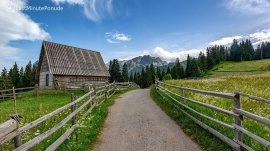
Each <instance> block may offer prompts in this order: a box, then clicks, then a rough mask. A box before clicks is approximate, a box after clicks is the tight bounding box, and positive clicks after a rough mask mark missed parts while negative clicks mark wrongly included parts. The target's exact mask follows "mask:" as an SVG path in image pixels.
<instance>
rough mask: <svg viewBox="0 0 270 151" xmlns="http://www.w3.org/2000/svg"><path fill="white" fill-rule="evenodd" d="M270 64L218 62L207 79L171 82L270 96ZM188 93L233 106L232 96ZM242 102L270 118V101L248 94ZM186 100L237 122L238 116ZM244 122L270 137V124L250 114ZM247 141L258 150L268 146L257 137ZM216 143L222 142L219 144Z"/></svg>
mask: <svg viewBox="0 0 270 151" xmlns="http://www.w3.org/2000/svg"><path fill="white" fill-rule="evenodd" d="M269 66H270V60H269V59H267V60H260V61H251V62H238V63H232V62H225V63H223V64H220V65H218V66H217V67H218V69H217V70H216V71H214V73H213V75H212V76H211V77H208V78H203V79H190V80H171V81H167V82H168V83H170V84H173V85H183V86H185V87H191V88H197V89H203V90H211V91H221V92H230V93H233V92H235V91H242V92H244V93H248V94H252V95H255V96H259V97H263V98H268V99H270V94H269V92H270V87H269V86H270V72H268V71H266V70H267V69H269ZM221 71H222V72H221ZM216 73H222V77H221V76H220V75H217V74H216ZM228 73H229V74H228ZM235 73H237V74H235ZM247 73H248V74H247ZM171 90H172V91H174V92H176V93H178V94H180V91H179V90H175V89H171ZM185 96H186V97H189V98H192V99H194V100H197V101H201V102H205V103H208V104H212V105H215V106H218V107H220V108H224V109H227V110H232V109H233V101H231V100H228V99H219V98H216V97H208V96H204V95H200V94H194V93H188V92H185ZM241 102H242V108H244V109H245V110H247V111H249V112H252V113H256V114H258V115H261V116H264V117H266V118H268V119H270V110H269V108H270V105H269V104H265V103H261V102H257V101H253V100H250V99H248V98H245V97H241ZM186 104H187V105H189V106H190V107H192V108H194V109H196V110H198V111H200V112H202V113H204V114H206V115H208V116H210V117H213V118H216V119H218V120H220V121H223V122H226V123H228V124H231V123H233V122H234V119H233V118H231V117H229V116H225V115H223V114H220V113H218V112H215V111H213V110H210V109H207V108H204V107H200V106H198V105H195V104H192V103H189V102H187V103H186ZM191 114H192V113H191ZM192 115H193V116H196V117H197V118H199V119H201V120H203V121H204V122H206V123H207V124H208V125H211V126H212V127H214V128H216V129H217V130H218V131H220V132H222V133H224V134H226V136H228V137H230V138H233V136H234V134H233V132H232V130H230V129H228V128H224V127H221V126H218V125H217V124H215V123H213V122H211V121H209V120H206V119H204V118H202V117H199V116H197V115H195V114H192ZM243 126H244V128H246V129H248V130H249V131H251V132H253V133H255V134H257V135H259V136H261V137H263V138H265V139H267V140H270V127H267V126H264V125H262V124H260V123H257V122H254V121H252V120H249V119H247V118H244V122H243ZM195 137H196V138H197V137H198V136H195ZM206 139H207V138H206ZM244 142H245V143H246V144H248V145H250V146H252V147H253V148H254V149H255V150H267V149H266V148H264V147H262V146H261V145H259V144H258V143H257V142H255V141H254V140H251V139H250V138H249V137H246V136H244ZM214 146H215V145H214ZM216 146H218V144H217V145H216ZM211 148H212V147H210V149H208V148H207V145H206V150H212V149H211ZM217 149H218V148H217Z"/></svg>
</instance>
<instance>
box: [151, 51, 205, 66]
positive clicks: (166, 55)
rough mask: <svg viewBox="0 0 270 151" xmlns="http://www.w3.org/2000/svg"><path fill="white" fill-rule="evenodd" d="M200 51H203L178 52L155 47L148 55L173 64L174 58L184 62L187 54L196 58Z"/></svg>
mask: <svg viewBox="0 0 270 151" xmlns="http://www.w3.org/2000/svg"><path fill="white" fill-rule="evenodd" d="M200 51H202V52H203V51H204V50H202V49H191V50H180V51H168V50H165V49H163V48H161V47H156V48H154V49H153V50H151V51H149V55H151V56H153V57H159V58H160V59H162V60H164V61H168V62H174V61H175V59H176V58H179V59H180V61H184V60H186V59H187V55H188V54H189V55H190V56H192V57H198V55H199V53H200Z"/></svg>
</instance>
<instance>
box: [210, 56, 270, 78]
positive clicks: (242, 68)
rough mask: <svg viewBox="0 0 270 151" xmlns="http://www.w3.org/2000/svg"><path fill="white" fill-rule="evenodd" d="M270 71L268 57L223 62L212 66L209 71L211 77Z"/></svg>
mask: <svg viewBox="0 0 270 151" xmlns="http://www.w3.org/2000/svg"><path fill="white" fill-rule="evenodd" d="M265 71H270V59H264V60H255V61H242V62H229V61H228V62H224V63H221V64H219V65H216V66H215V67H213V69H212V70H211V71H210V74H211V77H218V76H227V75H242V74H246V75H247V74H248V75H253V74H260V73H264V72H265Z"/></svg>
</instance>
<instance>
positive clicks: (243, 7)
mask: <svg viewBox="0 0 270 151" xmlns="http://www.w3.org/2000/svg"><path fill="white" fill-rule="evenodd" d="M227 7H228V8H229V9H231V10H233V11H237V12H241V13H243V14H254V15H258V14H267V13H269V12H270V1H269V0H228V1H227Z"/></svg>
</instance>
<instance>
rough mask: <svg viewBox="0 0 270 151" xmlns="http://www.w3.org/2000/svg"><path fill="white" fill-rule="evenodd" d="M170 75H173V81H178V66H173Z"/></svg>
mask: <svg viewBox="0 0 270 151" xmlns="http://www.w3.org/2000/svg"><path fill="white" fill-rule="evenodd" d="M170 75H171V77H172V78H173V79H177V78H178V75H177V71H176V65H174V66H173V68H172V70H171V74H170Z"/></svg>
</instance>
